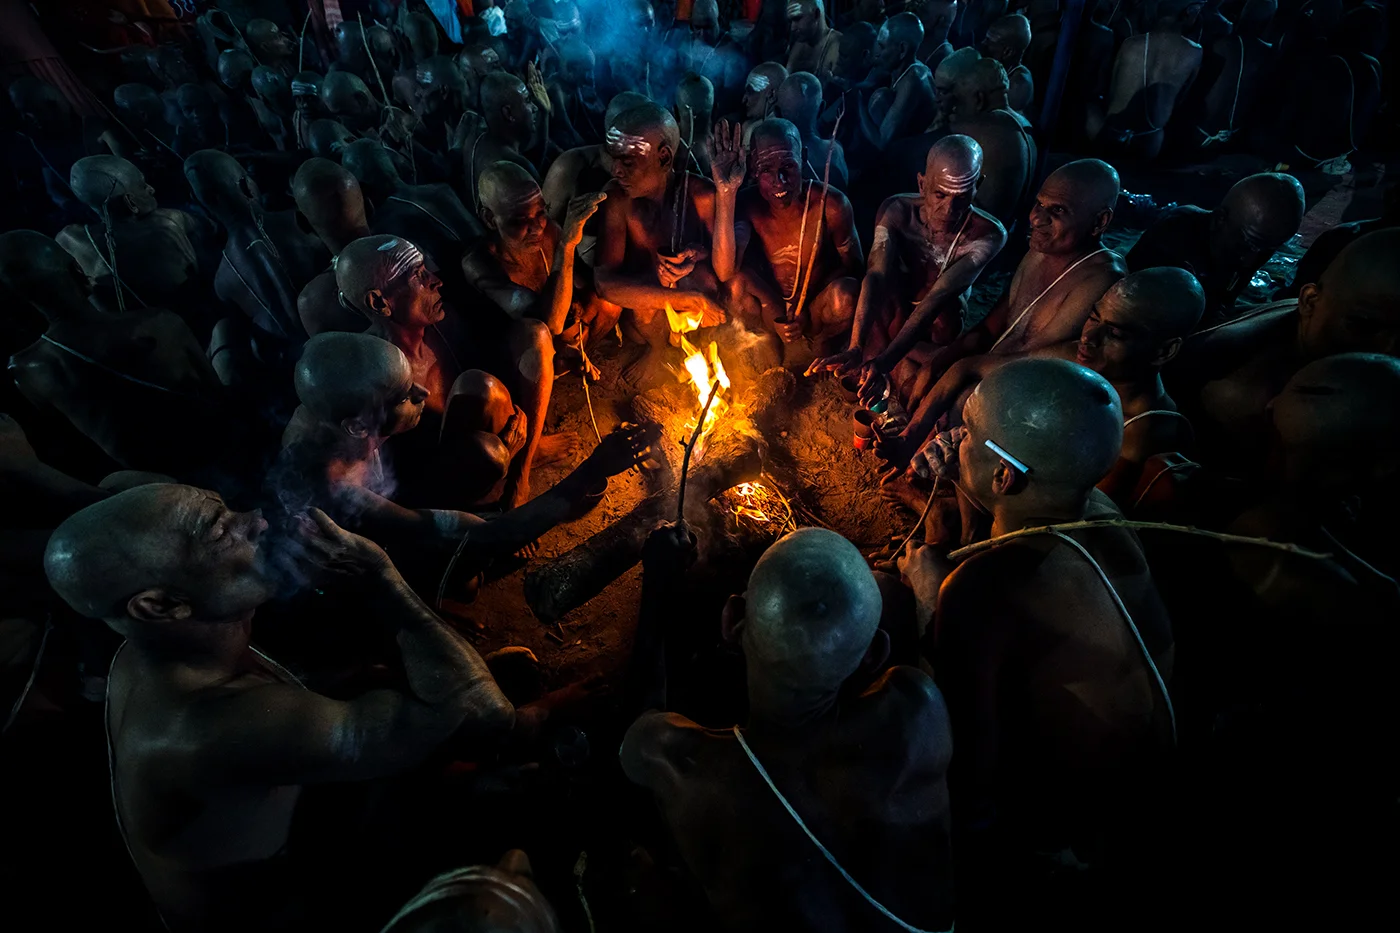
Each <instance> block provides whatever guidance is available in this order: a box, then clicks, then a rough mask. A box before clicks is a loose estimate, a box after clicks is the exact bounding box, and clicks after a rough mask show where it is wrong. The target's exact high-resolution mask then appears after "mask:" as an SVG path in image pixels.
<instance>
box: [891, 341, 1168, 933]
mask: <svg viewBox="0 0 1400 933" xmlns="http://www.w3.org/2000/svg"><path fill="white" fill-rule="evenodd" d="M963 422H964V425H965V427H966V431H965V435H964V437H963V439H962V441H961V444H960V446H959V447H958V454H957V465H956V471H955V472H956V474H957V476H956V478H955V482H956V484H957V487H958V489H959V490H960V492H961V494H963V495H965V496H967V497H968V498H969V499H970V500H971V501H973V502H974V503H976V504H977V505H978V507H980V508H981V509H983V510H985V511H986V512H987V513H989V514H990V517H991V531H990V534H991V536H992V537H996V536H1000V535H1004V534H1008V533H1010V532H1014V531H1017V530H1019V529H1022V528H1026V527H1033V526H1039V525H1046V524H1051V523H1055V522H1072V521H1080V520H1085V519H1104V518H1118V517H1120V513H1119V512H1118V510H1117V508H1115V507H1114V505H1113V504H1112V502H1110V501H1109V500H1108V498H1107V497H1106V496H1104V495H1103V494H1102V493H1100V492H1098V491H1097V490H1096V489H1095V488H1094V485H1095V484H1096V483H1097V482H1098V481H1099V480H1100V479H1101V478H1102V477H1103V475H1104V474H1105V473H1107V472H1108V471H1109V469H1110V468H1111V467H1112V466H1113V464H1114V462H1115V461H1116V460H1117V458H1118V454H1119V447H1120V444H1121V441H1122V436H1123V412H1122V407H1121V406H1120V404H1119V402H1118V396H1117V394H1116V393H1115V392H1114V390H1113V387H1112V386H1110V385H1109V384H1108V382H1107V381H1105V380H1104V379H1103V377H1101V376H1099V375H1097V374H1095V373H1093V372H1090V371H1089V370H1087V369H1085V368H1084V367H1082V366H1078V365H1076V364H1074V363H1069V362H1065V361H1063V360H1048V359H1029V360H1018V361H1016V362H1013V363H1008V364H1007V365H1005V366H1002V367H1000V368H999V369H997V370H996V371H995V372H994V373H992V374H991V375H989V376H988V378H986V379H985V380H983V381H982V383H981V384H980V385H979V386H978V388H977V390H976V391H975V392H974V393H973V394H972V397H971V398H970V399H969V400H968V403H967V405H966V407H965V408H964V410H963ZM900 563H901V571H902V572H903V574H904V576H905V577H906V579H908V580H909V582H910V583H911V585H912V586H913V589H914V592H915V594H916V596H917V597H918V603H919V611H920V617H921V619H928V618H929V617H933V618H934V620H935V622H934V628H933V629H932V632H931V638H930V641H931V642H932V645H933V653H932V659H933V663H934V669H935V671H936V674H937V678H938V682H939V686H940V687H941V688H942V689H943V690H944V691H945V692H946V694H947V697H948V710H949V713H950V714H951V716H952V723H953V737H954V741H955V742H956V743H957V748H958V754H957V756H956V757H955V759H954V762H953V769H952V771H951V773H950V777H951V781H952V790H953V794H954V796H953V800H954V818H955V826H956V827H957V829H959V830H960V831H961V833H962V840H961V842H962V845H961V847H960V849H959V852H960V855H959V913H960V915H961V916H967V917H971V918H980V919H982V920H984V921H985V922H987V923H988V924H989V925H990V926H991V927H992V928H995V929H1005V928H1008V927H1009V926H1010V925H1011V923H1012V918H1013V917H1014V918H1018V920H1017V922H1016V923H1015V925H1016V927H1017V928H1020V927H1021V926H1022V924H1023V923H1024V922H1025V920H1026V918H1025V916H1024V912H1027V911H1034V912H1035V915H1036V916H1037V917H1039V918H1040V920H1041V922H1043V921H1044V920H1045V918H1046V917H1047V916H1054V917H1055V925H1056V926H1060V925H1063V924H1064V923H1065V922H1069V918H1062V917H1059V916H1056V915H1055V914H1056V912H1055V911H1054V907H1055V905H1054V904H1053V903H1042V901H1041V899H1039V898H1037V899H1035V900H1034V901H1031V902H1029V903H1020V902H1018V899H1016V898H1007V897H1006V896H1005V892H1006V887H1005V886H1006V884H1007V883H1008V879H1009V878H1012V877H1015V878H1017V879H1018V884H1024V883H1026V882H1027V880H1028V878H1034V877H1035V876H1036V875H1037V874H1038V872H1040V871H1048V870H1050V869H1049V866H1048V864H1046V865H1043V866H1042V865H1038V864H1037V863H1036V861H1035V860H1034V859H1033V858H1032V853H1042V855H1041V858H1046V857H1047V856H1050V854H1051V853H1059V855H1058V857H1057V858H1056V857H1053V856H1051V857H1050V859H1049V860H1050V861H1054V862H1059V863H1064V862H1065V861H1066V860H1072V859H1076V858H1077V859H1078V862H1079V863H1080V864H1084V865H1087V866H1088V867H1089V868H1093V867H1095V866H1096V864H1098V863H1099V862H1100V861H1101V860H1104V859H1107V860H1110V861H1111V860H1113V859H1114V858H1115V856H1116V854H1117V853H1118V852H1119V851H1120V850H1119V849H1118V848H1117V847H1116V845H1115V843H1117V842H1120V841H1121V839H1122V837H1123V835H1125V834H1131V833H1133V832H1134V831H1135V830H1137V829H1138V828H1139V827H1140V825H1141V824H1140V823H1139V822H1138V820H1137V819H1136V818H1137V817H1140V816H1142V815H1143V814H1148V813H1151V811H1152V810H1153V809H1154V804H1155V801H1156V800H1157V799H1158V791H1157V790H1156V788H1155V785H1154V782H1153V780H1152V779H1153V778H1154V773H1153V770H1154V768H1155V767H1156V766H1158V765H1159V763H1160V762H1161V761H1162V759H1163V756H1164V755H1165V754H1166V753H1167V752H1168V751H1169V750H1170V748H1171V747H1172V745H1173V743H1174V740H1175V729H1176V727H1175V715H1174V712H1173V709H1172V704H1171V699H1170V698H1169V697H1168V695H1167V684H1168V683H1169V682H1170V679H1171V671H1172V656H1173V639H1172V631H1171V626H1170V623H1169V621H1168V618H1167V614H1166V610H1165V608H1164V606H1163V605H1162V602H1161V598H1160V596H1159V595H1158V592H1157V589H1156V586H1155V584H1154V582H1153V579H1152V574H1151V572H1150V571H1149V569H1148V566H1147V561H1146V560H1145V558H1144V555H1143V552H1142V547H1141V545H1140V544H1139V543H1138V541H1137V539H1136V537H1135V536H1134V535H1133V533H1132V532H1131V531H1127V530H1124V529H1120V528H1095V529H1088V530H1083V531H1076V532H1073V533H1071V534H1069V535H1035V536H1029V537H1026V538H1024V539H1021V540H1017V541H1014V542H1008V543H1004V544H1002V545H1000V546H996V547H993V548H992V549H990V550H988V551H985V552H983V553H979V554H976V555H974V556H972V557H970V558H968V559H967V560H966V561H964V562H963V563H961V564H959V565H957V566H956V567H954V566H952V565H950V564H949V563H948V562H946V561H945V560H943V559H942V558H939V557H937V556H936V555H935V554H934V553H932V549H931V548H918V549H914V550H912V553H911V552H906V557H905V558H904V559H903V560H902V561H901V562H900ZM1069 863H1070V864H1074V862H1073V861H1070V862H1069ZM1018 889H1019V887H1018ZM1032 904H1033V905H1034V907H1032V906H1031V905H1032Z"/></svg>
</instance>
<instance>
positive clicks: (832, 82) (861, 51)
mask: <svg viewBox="0 0 1400 933" xmlns="http://www.w3.org/2000/svg"><path fill="white" fill-rule="evenodd" d="M875 37H876V31H875V27H874V26H872V25H870V24H869V23H865V22H859V23H852V24H851V25H849V26H847V27H846V28H845V29H844V30H843V31H842V33H841V45H840V48H839V51H838V52H837V54H836V67H835V68H834V69H833V70H832V73H831V75H830V77H828V78H827V80H826V82H825V85H824V88H823V97H824V98H825V99H826V100H828V101H831V100H833V99H835V98H839V97H840V96H841V94H842V93H844V92H845V91H848V90H850V89H851V88H852V87H853V86H855V85H856V84H859V83H860V82H862V81H864V80H865V79H866V77H867V76H868V75H869V74H870V55H871V53H872V52H873V51H874V50H875ZM832 119H834V117H833V118H832Z"/></svg>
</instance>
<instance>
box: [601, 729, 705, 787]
mask: <svg viewBox="0 0 1400 933" xmlns="http://www.w3.org/2000/svg"><path fill="white" fill-rule="evenodd" d="M724 735H725V734H724V733H720V732H716V731H714V730H711V729H706V728H704V727H703V726H700V725H697V724H696V723H694V722H692V721H691V720H689V719H687V718H686V717H684V716H682V715H680V714H679V713H668V712H663V711H661V710H648V711H647V712H645V713H643V714H642V715H640V716H638V717H637V721H636V722H634V723H632V725H631V727H630V728H629V729H628V730H627V734H626V735H624V736H623V738H622V748H621V750H620V751H619V757H620V758H621V760H622V771H623V773H624V774H626V775H627V778H628V779H629V780H630V781H632V782H633V783H635V784H639V785H641V786H642V787H646V788H648V789H650V790H652V791H655V792H657V793H663V792H665V791H666V790H667V789H669V788H671V787H674V786H675V785H676V784H677V783H678V782H679V781H680V780H681V779H682V777H683V776H684V775H685V773H686V772H687V771H689V770H690V769H691V768H692V767H693V766H694V762H695V757H696V753H697V751H698V750H699V749H700V747H701V746H702V745H704V744H706V743H709V742H714V741H723V737H724Z"/></svg>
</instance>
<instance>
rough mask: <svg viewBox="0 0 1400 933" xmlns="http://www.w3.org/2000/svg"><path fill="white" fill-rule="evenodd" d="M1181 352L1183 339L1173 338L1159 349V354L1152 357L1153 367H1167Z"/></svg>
mask: <svg viewBox="0 0 1400 933" xmlns="http://www.w3.org/2000/svg"><path fill="white" fill-rule="evenodd" d="M1180 352H1181V338H1180V337H1173V338H1172V339H1171V340H1168V341H1167V342H1166V343H1164V344H1162V345H1161V346H1160V347H1158V348H1157V352H1156V353H1155V354H1154V355H1153V357H1152V365H1153V366H1156V367H1159V368H1160V367H1162V366H1166V365H1167V364H1168V363H1170V362H1171V361H1172V360H1174V359H1176V355H1177V354H1178V353H1180Z"/></svg>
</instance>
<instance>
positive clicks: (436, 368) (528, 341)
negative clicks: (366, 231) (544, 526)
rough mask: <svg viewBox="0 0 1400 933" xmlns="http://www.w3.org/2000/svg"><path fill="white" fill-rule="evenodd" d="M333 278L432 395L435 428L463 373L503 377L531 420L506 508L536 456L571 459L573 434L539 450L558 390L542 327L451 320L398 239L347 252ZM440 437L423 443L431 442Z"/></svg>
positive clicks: (415, 256) (374, 240) (418, 259)
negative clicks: (475, 371) (471, 371)
mask: <svg viewBox="0 0 1400 933" xmlns="http://www.w3.org/2000/svg"><path fill="white" fill-rule="evenodd" d="M335 280H336V284H337V286H338V287H339V288H340V299H341V302H342V303H344V304H345V305H347V306H348V307H350V308H353V309H355V310H356V311H359V312H360V313H361V314H363V315H365V317H366V318H367V319H368V320H369V321H371V322H372V323H371V325H370V329H369V333H371V334H374V335H375V336H378V337H382V338H383V339H385V340H387V341H389V342H390V343H392V344H393V345H394V346H396V347H398V348H399V349H400V350H402V351H403V352H404V355H405V356H407V357H408V361H409V364H410V365H411V366H412V369H413V380H414V382H416V383H417V384H418V385H421V386H423V387H424V388H425V389H426V390H427V392H428V398H427V410H428V411H429V413H430V414H431V415H432V421H433V422H436V423H441V419H442V418H443V417H444V416H445V414H446V412H447V405H448V400H449V399H450V397H451V395H452V387H453V384H454V383H455V382H456V380H457V377H458V376H460V375H461V374H462V373H464V372H466V371H467V370H469V369H480V370H483V371H485V372H488V373H492V374H493V375H494V374H497V373H499V374H500V375H499V376H497V377H496V378H498V379H499V380H500V381H501V383H502V384H503V385H504V386H505V388H506V389H507V390H508V392H509V394H510V395H511V396H513V397H514V398H515V399H517V400H518V403H519V406H520V408H521V410H522V411H523V413H524V417H525V418H526V422H525V424H526V442H525V446H524V448H523V449H521V450H520V451H519V452H518V454H515V455H514V456H513V458H512V460H511V466H510V471H509V474H508V475H507V477H506V481H505V486H504V489H503V491H502V494H501V495H502V502H503V503H504V504H505V505H506V507H507V508H514V507H515V506H518V505H521V504H523V503H524V502H526V501H527V500H528V499H529V498H530V469H531V466H532V465H533V463H534V460H535V456H536V453H537V452H539V451H542V452H543V454H544V456H545V457H548V458H553V457H556V456H567V455H568V454H569V453H571V452H572V448H573V444H574V443H575V439H574V438H572V437H571V436H568V435H556V436H555V437H552V438H550V439H549V441H548V442H547V443H546V444H544V445H543V446H542V445H541V438H542V436H543V434H544V420H545V415H546V414H547V413H548V411H549V398H550V393H551V392H552V390H553V388H554V343H553V337H552V336H551V335H550V333H549V328H548V327H546V326H545V324H544V322H542V321H537V320H533V319H526V318H521V319H517V320H509V319H508V318H506V317H505V315H495V316H493V315H490V314H482V313H476V314H472V313H469V312H466V311H465V310H464V311H462V312H458V311H457V310H456V309H453V313H451V314H450V315H449V312H448V309H447V308H446V307H445V306H444V305H443V302H442V296H441V287H442V280H441V279H439V278H438V277H437V276H436V275H434V274H433V273H432V271H431V270H430V269H429V268H428V267H427V264H426V262H425V261H424V257H423V253H422V252H421V251H420V250H419V249H418V247H416V246H414V245H413V244H412V243H410V242H408V241H407V240H404V239H401V238H399V237H391V236H382V235H380V236H369V237H365V238H364V239H361V240H356V241H355V242H354V243H352V244H350V245H349V246H347V247H346V248H345V249H344V250H342V251H341V252H340V255H339V256H338V257H337V258H336V264H335ZM501 319H504V320H501ZM478 364H479V365H478ZM436 431H437V429H434V431H432V432H427V434H423V435H420V440H422V441H429V440H432V436H433V435H435V434H436Z"/></svg>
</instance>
